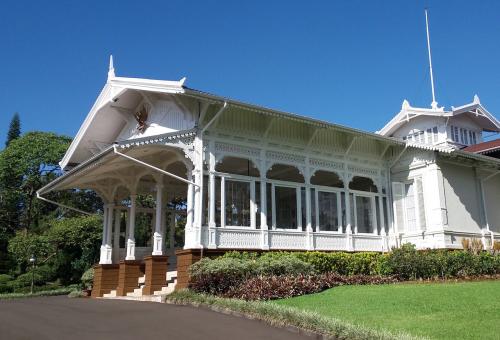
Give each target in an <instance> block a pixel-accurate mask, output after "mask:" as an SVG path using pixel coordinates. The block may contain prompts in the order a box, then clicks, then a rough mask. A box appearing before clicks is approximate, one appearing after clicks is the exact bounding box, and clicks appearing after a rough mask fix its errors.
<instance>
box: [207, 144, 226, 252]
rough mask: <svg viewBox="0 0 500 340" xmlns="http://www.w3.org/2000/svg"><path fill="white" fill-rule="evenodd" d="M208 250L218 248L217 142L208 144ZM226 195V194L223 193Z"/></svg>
mask: <svg viewBox="0 0 500 340" xmlns="http://www.w3.org/2000/svg"><path fill="white" fill-rule="evenodd" d="M208 148H209V157H208V169H209V174H208V248H211V249H214V248H217V244H216V237H217V236H216V234H217V229H216V228H215V174H214V172H215V142H214V141H213V140H211V141H210V142H209V144H208ZM221 195H224V193H221Z"/></svg>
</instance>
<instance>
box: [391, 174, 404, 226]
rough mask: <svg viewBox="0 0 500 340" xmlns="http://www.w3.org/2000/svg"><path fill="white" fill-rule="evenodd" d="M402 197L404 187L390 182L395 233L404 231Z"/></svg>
mask: <svg viewBox="0 0 500 340" xmlns="http://www.w3.org/2000/svg"><path fill="white" fill-rule="evenodd" d="M404 197H405V185H404V184H403V183H400V182H392V200H393V208H394V226H395V230H396V232H397V233H400V232H403V231H404V230H405V213H404Z"/></svg>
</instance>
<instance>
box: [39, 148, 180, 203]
mask: <svg viewBox="0 0 500 340" xmlns="http://www.w3.org/2000/svg"><path fill="white" fill-rule="evenodd" d="M120 152H121V153H123V154H126V155H127V156H130V157H133V158H136V159H139V160H141V161H143V162H145V163H148V164H151V165H153V166H155V167H158V168H160V169H163V170H166V171H168V172H170V173H173V174H175V175H177V176H179V177H182V178H185V179H187V173H186V172H187V169H186V165H185V163H184V156H183V154H181V151H180V150H179V149H177V148H174V147H168V146H164V145H147V146H136V147H129V148H128V149H126V150H121V151H120ZM157 183H160V184H163V186H164V188H165V190H168V191H170V192H172V193H174V194H180V193H182V192H185V187H186V184H185V183H182V182H181V181H179V180H177V179H175V178H172V177H169V176H165V175H162V174H160V173H158V172H156V171H154V170H153V169H150V168H147V167H145V166H141V165H139V164H137V163H135V162H132V161H130V160H128V159H126V158H124V157H121V156H120V155H117V154H115V153H114V151H113V148H112V147H110V148H108V149H106V150H104V151H103V152H101V153H100V154H98V155H96V156H94V157H92V158H91V159H89V160H88V161H87V162H85V163H82V164H81V165H80V166H78V167H76V168H74V169H73V170H71V171H69V172H67V173H66V174H64V175H63V176H61V177H59V178H58V179H56V180H55V181H53V182H51V183H49V184H48V185H47V186H45V187H43V188H42V189H40V190H39V191H38V192H39V194H40V195H43V194H45V193H48V192H50V191H56V190H68V189H81V190H94V191H96V192H98V193H99V194H100V195H101V196H104V197H103V198H106V199H108V200H113V199H116V198H124V197H121V196H124V195H125V197H126V196H128V195H129V194H130V192H132V191H135V192H136V193H138V194H141V193H151V192H153V191H155V190H156V184H157ZM115 196H117V197H115Z"/></svg>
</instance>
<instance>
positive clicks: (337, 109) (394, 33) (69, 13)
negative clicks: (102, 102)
mask: <svg viewBox="0 0 500 340" xmlns="http://www.w3.org/2000/svg"><path fill="white" fill-rule="evenodd" d="M426 6H428V7H429V8H430V20H431V22H430V25H431V27H430V29H431V44H432V52H433V64H434V65H433V66H434V72H435V79H436V96H437V100H438V102H439V104H440V105H445V106H446V107H447V108H449V107H450V106H451V105H454V106H459V105H462V104H465V103H468V102H470V101H472V98H473V95H474V94H475V93H477V94H478V95H479V96H480V98H481V102H482V103H483V104H484V105H485V106H486V107H487V108H488V109H489V111H490V112H492V113H493V114H495V115H496V116H497V117H500V96H499V89H500V43H499V42H500V39H499V38H500V18H499V16H500V2H498V1H480V2H479V1H453V2H452V1H324V2H320V1H301V2H292V1H245V2H243V1H241V2H240V1H157V2H156V1H79V2H68V1H64V2H59V3H58V2H57V1H44V2H41V1H37V2H35V1H32V2H27V1H2V3H1V4H0V44H1V45H0V46H1V49H0V110H1V112H0V147H2V146H3V143H4V139H5V134H6V130H7V127H8V124H9V121H10V119H11V117H12V114H13V113H14V112H15V111H18V112H19V113H20V115H21V121H22V129H23V132H26V131H29V130H44V131H54V132H57V133H60V134H66V135H69V136H74V135H75V133H76V132H77V130H78V128H79V126H80V124H81V123H82V121H83V119H84V118H85V116H86V114H87V112H88V111H89V109H90V107H91V105H92V104H93V102H94V100H95V98H96V97H97V95H98V93H99V91H100V89H101V88H102V86H103V85H104V83H105V81H106V74H107V67H108V57H109V54H110V53H112V54H113V55H114V57H115V68H116V73H117V75H118V76H130V77H144V78H155V79H180V78H181V77H184V76H186V77H187V79H188V80H187V85H188V86H190V87H193V88H196V89H200V90H204V91H208V92H212V93H215V94H219V95H223V96H227V97H231V98H235V99H239V100H242V101H247V102H251V103H253V104H258V105H263V106H268V107H272V108H275V109H280V110H284V111H289V112H294V113H299V114H302V115H306V116H310V117H315V118H318V119H323V120H327V121H330V122H334V123H339V124H343V125H348V126H351V127H356V128H360V129H363V130H368V131H375V130H377V129H379V128H381V127H382V126H383V125H384V124H385V123H386V122H387V121H388V120H389V119H390V118H391V117H392V116H393V115H394V114H395V113H396V112H398V111H399V109H400V107H401V103H402V101H403V99H405V98H407V99H408V100H409V101H410V103H411V104H412V105H414V106H425V107H427V106H429V105H430V102H431V95H430V85H429V75H428V63H427V50H426V40H425V39H426V38H425V18H424V7H426Z"/></svg>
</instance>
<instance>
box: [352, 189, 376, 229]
mask: <svg viewBox="0 0 500 340" xmlns="http://www.w3.org/2000/svg"><path fill="white" fill-rule="evenodd" d="M372 199H374V198H372V197H366V196H359V195H356V226H357V231H358V233H371V232H373V213H374V212H373V209H372V208H373V206H372Z"/></svg>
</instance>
